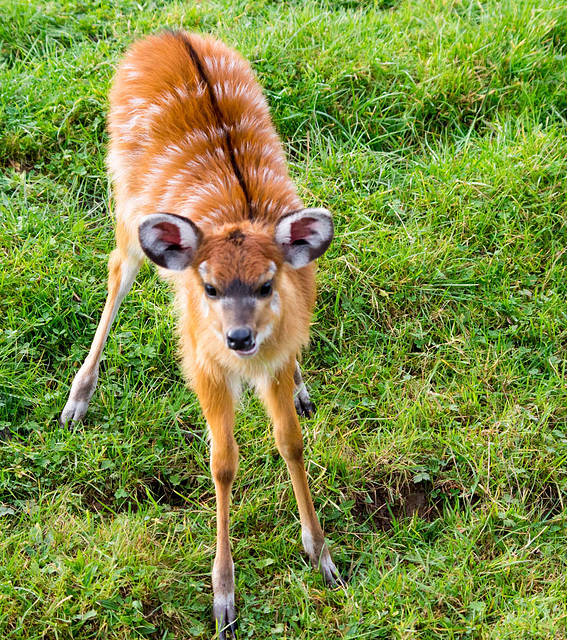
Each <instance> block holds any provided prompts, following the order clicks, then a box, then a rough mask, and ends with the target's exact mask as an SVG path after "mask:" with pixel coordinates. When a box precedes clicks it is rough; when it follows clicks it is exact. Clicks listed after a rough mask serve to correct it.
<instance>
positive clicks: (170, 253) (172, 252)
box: [138, 213, 203, 271]
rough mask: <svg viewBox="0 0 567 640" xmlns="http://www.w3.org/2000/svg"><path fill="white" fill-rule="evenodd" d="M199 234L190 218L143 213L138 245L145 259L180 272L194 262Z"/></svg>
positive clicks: (167, 214) (169, 214) (171, 214)
mask: <svg viewBox="0 0 567 640" xmlns="http://www.w3.org/2000/svg"><path fill="white" fill-rule="evenodd" d="M202 235H203V234H202V233H201V231H200V230H199V228H198V227H197V226H196V225H195V224H194V223H193V222H191V220H189V219H188V218H183V217H181V216H176V215H174V214H173V213H154V214H151V215H149V216H146V217H145V218H144V219H143V220H142V222H141V223H140V226H139V228H138V237H139V239H140V245H141V247H142V249H143V250H144V253H145V254H146V255H147V256H148V258H149V259H150V260H151V261H152V262H155V263H156V264H158V265H159V266H160V267H165V268H166V269H171V270H173V271H182V270H183V269H186V268H187V267H188V266H189V265H190V264H191V263H192V262H193V259H194V257H195V253H196V251H197V248H198V247H199V243H200V242H201V238H202Z"/></svg>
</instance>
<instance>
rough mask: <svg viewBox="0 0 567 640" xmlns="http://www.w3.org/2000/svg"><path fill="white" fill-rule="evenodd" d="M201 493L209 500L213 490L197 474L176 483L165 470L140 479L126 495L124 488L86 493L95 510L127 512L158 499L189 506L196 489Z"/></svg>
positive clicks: (202, 496)
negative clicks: (202, 485) (195, 476)
mask: <svg viewBox="0 0 567 640" xmlns="http://www.w3.org/2000/svg"><path fill="white" fill-rule="evenodd" d="M196 491H197V492H198V494H199V500H200V501H202V500H206V499H208V498H209V497H210V496H211V493H210V491H209V490H206V489H203V488H200V487H199V485H198V482H197V481H196V479H195V478H193V477H189V478H184V479H182V480H179V481H177V482H175V483H173V482H171V480H169V479H167V478H164V477H163V476H161V474H158V475H157V476H154V477H151V478H146V479H143V480H140V482H139V483H138V484H137V485H136V487H135V489H134V490H133V491H131V492H130V493H129V495H126V496H120V492H117V491H115V490H109V491H106V492H96V493H94V492H89V493H87V494H86V495H85V496H84V504H85V505H86V507H87V508H88V509H90V510H91V511H95V512H97V513H101V514H105V513H123V512H125V511H128V512H133V513H135V512H136V511H138V510H139V508H140V507H141V506H142V505H143V504H147V503H148V502H156V503H157V504H167V505H168V506H170V507H172V508H173V509H176V508H181V507H186V506H187V504H188V502H189V501H190V496H193V495H194V494H195V492H196Z"/></svg>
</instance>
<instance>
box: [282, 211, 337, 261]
mask: <svg viewBox="0 0 567 640" xmlns="http://www.w3.org/2000/svg"><path fill="white" fill-rule="evenodd" d="M333 234H334V227H333V218H332V216H331V214H330V212H329V211H327V209H301V211H292V212H291V213H288V214H286V215H285V216H283V217H281V218H280V219H279V220H278V223H277V225H276V229H275V233H274V239H275V241H276V244H278V245H279V247H280V248H281V250H282V251H283V254H284V259H285V261H286V262H288V263H289V264H290V265H291V266H292V267H293V268H294V269H300V268H301V267H304V266H305V265H307V264H309V263H310V262H312V261H313V260H315V259H316V258H318V257H319V256H322V255H323V254H324V253H325V251H326V250H327V249H328V247H329V245H330V244H331V240H332V239H333Z"/></svg>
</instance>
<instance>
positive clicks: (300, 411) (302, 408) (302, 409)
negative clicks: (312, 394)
mask: <svg viewBox="0 0 567 640" xmlns="http://www.w3.org/2000/svg"><path fill="white" fill-rule="evenodd" d="M293 403H294V404H295V410H296V411H297V415H298V416H299V417H300V418H310V417H311V416H312V415H313V414H314V413H315V405H314V404H313V403H312V402H311V400H310V398H309V396H307V398H303V399H302V398H301V397H300V396H298V395H297V396H295V398H294V399H293Z"/></svg>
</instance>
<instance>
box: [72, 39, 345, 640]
mask: <svg viewBox="0 0 567 640" xmlns="http://www.w3.org/2000/svg"><path fill="white" fill-rule="evenodd" d="M108 129H109V132H110V148H109V153H108V167H109V171H110V174H111V177H112V180H113V186H114V197H115V201H116V249H115V250H114V251H113V252H112V254H111V256H110V262H109V277H108V298H107V301H106V305H105V307H104V311H103V314H102V318H101V321H100V324H99V326H98V329H97V331H96V334H95V337H94V340H93V343H92V346H91V349H90V352H89V354H88V356H87V358H86V360H85V362H84V364H83V366H82V367H81V369H80V370H79V372H78V373H77V376H76V377H75V380H74V382H73V385H72V387H71V393H70V397H69V400H68V402H67V404H66V406H65V408H64V410H63V413H62V415H61V422H62V423H63V424H65V423H73V422H76V421H79V420H81V419H82V418H83V417H84V415H85V413H86V410H87V406H88V403H89V400H90V399H91V396H92V394H93V392H94V389H95V386H96V383H97V378H98V369H99V362H100V357H101V353H102V349H103V347H104V344H105V342H106V339H107V337H108V333H109V330H110V326H111V324H112V321H113V320H114V317H115V316H116V312H117V310H118V307H119V305H120V303H121V301H122V300H123V299H124V297H125V296H126V294H127V293H128V291H129V290H130V288H131V287H132V284H133V282H134V279H135V278H136V275H137V273H138V271H139V269H140V266H141V264H142V262H143V259H144V256H147V257H148V258H150V260H152V262H155V263H156V264H157V265H158V267H159V271H160V274H161V275H162V276H163V277H165V278H167V279H168V280H169V281H170V282H171V284H172V285H173V288H174V291H175V298H176V305H177V308H178V311H179V318H180V320H179V336H180V342H181V357H182V367H183V370H184V373H185V374H186V376H187V378H188V379H189V381H190V382H191V384H192V386H193V388H194V390H195V392H196V393H197V396H198V398H199V402H200V404H201V407H202V410H203V413H204V415H205V418H206V420H207V424H208V427H209V430H210V435H211V471H212V476H213V479H214V483H215V490H216V498H217V550H216V557H215V561H214V566H213V590H214V605H213V616H214V619H215V620H216V623H217V624H218V628H219V633H220V636H221V637H222V638H224V637H225V635H226V633H225V631H226V630H227V629H228V630H230V631H233V629H234V622H235V615H236V614H235V607H234V564H233V561H232V557H231V551H230V541H229V503H230V492H231V486H232V483H233V480H234V476H235V474H236V468H237V462H238V446H237V444H236V441H235V439H234V435H233V426H234V408H235V402H236V400H237V398H238V395H239V392H240V387H241V382H242V381H249V382H250V383H252V384H253V385H254V386H255V387H256V389H257V391H258V394H259V395H260V397H261V399H262V400H263V402H264V404H265V405H266V408H267V410H268V413H269V414H270V416H271V418H272V420H273V423H274V432H275V439H276V443H277V446H278V449H279V451H280V453H281V455H282V456H283V458H284V460H285V462H286V464H287V467H288V469H289V473H290V475H291V481H292V485H293V490H294V492H295V497H296V499H297V505H298V508H299V515H300V519H301V536H302V541H303V546H304V548H305V551H306V552H307V555H308V556H309V558H310V559H311V562H312V563H313V565H314V566H316V567H318V568H319V569H320V571H321V573H322V574H323V576H324V578H325V580H326V582H327V583H328V584H331V585H335V584H337V583H342V580H341V578H340V576H339V573H338V572H337V569H336V567H335V565H334V564H333V561H332V560H331V556H330V554H329V550H328V549H327V547H326V545H325V540H324V535H323V531H322V529H321V526H320V524H319V520H318V518H317V515H316V513H315V509H314V508H313V502H312V500H311V494H310V492H309V487H308V484H307V475H306V473H305V467H304V463H303V440H302V436H301V429H300V426H299V421H298V418H297V413H310V412H311V410H312V405H311V402H310V400H309V395H308V394H307V391H306V389H305V386H304V385H303V382H302V380H301V373H300V370H299V366H298V364H297V357H298V355H299V353H300V351H301V348H302V347H303V346H304V345H305V344H306V342H307V340H308V333H309V322H310V317H311V313H312V310H313V306H314V302H315V279H314V260H315V259H316V258H318V257H319V256H321V255H322V254H323V253H324V252H325V250H326V249H327V247H328V246H329V244H330V242H331V240H332V237H333V221H332V218H331V215H330V213H329V212H328V211H327V210H325V209H306V208H304V207H303V205H302V203H301V201H300V199H299V197H298V195H297V192H296V190H295V188H294V185H293V184H292V182H291V180H290V178H289V176H288V172H287V166H286V162H285V157H284V153H283V150H282V146H281V143H280V141H279V138H278V136H277V134H276V131H275V129H274V127H273V125H272V122H271V120H270V116H269V112H268V106H267V103H266V100H265V98H264V96H263V94H262V91H261V89H260V87H259V85H258V83H257V81H256V79H255V77H254V74H253V72H252V70H251V68H250V66H249V64H248V63H247V62H246V61H245V60H244V59H243V58H242V57H241V56H240V55H239V54H238V53H236V52H235V51H232V50H231V49H229V48H228V47H226V46H225V45H224V44H223V43H221V42H218V41H216V40H213V39H211V38H203V37H201V36H198V35H195V34H188V33H184V32H176V33H172V32H167V33H164V34H163V35H161V36H157V37H149V38H147V39H145V40H143V41H141V42H139V43H137V44H136V45H134V46H133V47H132V49H131V50H130V51H129V53H128V54H127V56H126V58H125V59H124V61H123V62H122V64H121V65H120V67H119V69H118V71H117V73H116V77H115V79H114V83H113V86H112V90H111V93H110V114H109V117H108Z"/></svg>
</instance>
